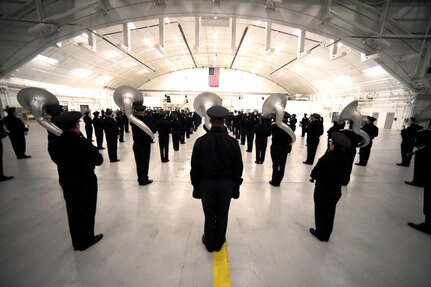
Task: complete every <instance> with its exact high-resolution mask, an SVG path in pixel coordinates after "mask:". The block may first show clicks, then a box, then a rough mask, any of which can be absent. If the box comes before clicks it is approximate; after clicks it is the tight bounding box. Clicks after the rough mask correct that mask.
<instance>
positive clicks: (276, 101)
mask: <svg viewBox="0 0 431 287" xmlns="http://www.w3.org/2000/svg"><path fill="white" fill-rule="evenodd" d="M286 103H287V99H286V97H285V96H283V95H272V96H269V97H268V98H267V99H266V100H265V102H263V105H262V115H263V116H264V117H267V118H274V117H275V124H276V125H277V126H278V127H279V128H280V129H282V130H283V131H285V132H286V133H287V134H288V135H289V136H290V137H291V138H292V142H291V144H293V143H294V142H295V141H296V136H295V133H294V132H293V130H292V129H291V128H290V127H289V126H288V125H286V124H285V123H283V118H284V108H285V107H286Z"/></svg>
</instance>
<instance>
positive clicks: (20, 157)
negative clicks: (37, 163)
mask: <svg viewBox="0 0 431 287" xmlns="http://www.w3.org/2000/svg"><path fill="white" fill-rule="evenodd" d="M25 158H31V155H26V154H25V155H23V156H19V157H17V159H25Z"/></svg>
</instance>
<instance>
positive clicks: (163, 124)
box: [156, 112, 171, 162]
mask: <svg viewBox="0 0 431 287" xmlns="http://www.w3.org/2000/svg"><path fill="white" fill-rule="evenodd" d="M160 116H161V119H160V120H158V121H157V122H156V130H157V132H158V133H159V147H160V159H161V160H162V162H168V161H169V134H170V133H171V124H170V122H169V121H168V120H167V119H166V113H165V112H161V113H160Z"/></svg>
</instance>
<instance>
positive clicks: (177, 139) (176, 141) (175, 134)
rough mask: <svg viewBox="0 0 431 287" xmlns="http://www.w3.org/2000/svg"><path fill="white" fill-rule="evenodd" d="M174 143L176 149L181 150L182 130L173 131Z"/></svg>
mask: <svg viewBox="0 0 431 287" xmlns="http://www.w3.org/2000/svg"><path fill="white" fill-rule="evenodd" d="M172 145H173V146H174V150H175V151H178V150H180V131H173V132H172Z"/></svg>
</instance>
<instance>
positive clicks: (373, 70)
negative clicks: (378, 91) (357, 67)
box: [362, 65, 385, 76]
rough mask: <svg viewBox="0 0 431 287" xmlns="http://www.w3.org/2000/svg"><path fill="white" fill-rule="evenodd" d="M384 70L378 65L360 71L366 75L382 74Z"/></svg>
mask: <svg viewBox="0 0 431 287" xmlns="http://www.w3.org/2000/svg"><path fill="white" fill-rule="evenodd" d="M384 71H385V70H384V69H383V68H382V66H380V65H377V66H374V67H371V68H367V69H365V70H362V72H363V73H364V74H366V75H368V76H377V75H380V74H382V73H383V72H384Z"/></svg>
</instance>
